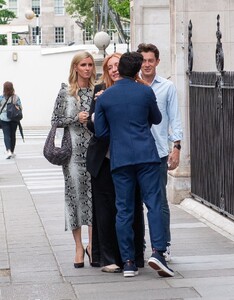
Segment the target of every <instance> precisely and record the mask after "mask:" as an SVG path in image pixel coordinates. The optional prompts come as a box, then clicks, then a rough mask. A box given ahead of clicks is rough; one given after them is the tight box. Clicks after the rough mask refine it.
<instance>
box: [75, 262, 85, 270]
mask: <svg viewBox="0 0 234 300" xmlns="http://www.w3.org/2000/svg"><path fill="white" fill-rule="evenodd" d="M74 268H76V269H78V268H84V262H81V263H74Z"/></svg>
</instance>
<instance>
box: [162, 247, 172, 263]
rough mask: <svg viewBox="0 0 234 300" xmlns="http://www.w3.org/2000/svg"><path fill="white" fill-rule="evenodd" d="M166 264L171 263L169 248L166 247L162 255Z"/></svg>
mask: <svg viewBox="0 0 234 300" xmlns="http://www.w3.org/2000/svg"><path fill="white" fill-rule="evenodd" d="M163 256H164V258H165V261H166V262H169V261H171V247H170V246H167V249H166V251H165V252H164V253H163Z"/></svg>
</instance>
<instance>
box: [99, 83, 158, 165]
mask: <svg viewBox="0 0 234 300" xmlns="http://www.w3.org/2000/svg"><path fill="white" fill-rule="evenodd" d="M96 102H97V103H96V107H95V121H94V126H95V135H96V136H97V137H98V138H103V137H106V136H108V135H109V136H110V159H111V169H112V170H114V169H116V168H119V167H122V166H128V165H135V164H140V163H151V162H160V158H159V156H158V151H157V148H156V145H155V141H154V138H153V136H152V133H151V131H150V127H151V125H152V124H159V123H160V122H161V119H162V116H161V113H160V111H159V109H158V106H157V102H156V97H155V94H154V92H153V90H152V89H151V87H149V86H146V85H143V84H140V83H137V82H135V81H134V80H131V79H127V78H124V79H120V80H118V81H117V82H116V83H115V84H114V85H113V86H112V87H110V88H108V89H107V90H105V92H104V93H103V94H102V95H101V96H100V97H98V99H97V100H96Z"/></svg>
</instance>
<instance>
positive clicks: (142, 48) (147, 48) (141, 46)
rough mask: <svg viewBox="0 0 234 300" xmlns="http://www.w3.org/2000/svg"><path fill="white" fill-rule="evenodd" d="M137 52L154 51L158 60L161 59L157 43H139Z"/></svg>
mask: <svg viewBox="0 0 234 300" xmlns="http://www.w3.org/2000/svg"><path fill="white" fill-rule="evenodd" d="M137 52H138V53H142V52H153V53H154V56H155V58H156V59H157V60H158V59H159V50H158V48H157V47H156V46H155V45H153V44H145V43H142V44H139V45H138V49H137Z"/></svg>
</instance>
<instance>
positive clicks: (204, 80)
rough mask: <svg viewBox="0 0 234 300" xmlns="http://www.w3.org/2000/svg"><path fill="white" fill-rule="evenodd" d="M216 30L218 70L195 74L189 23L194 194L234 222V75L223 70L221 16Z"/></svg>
mask: <svg viewBox="0 0 234 300" xmlns="http://www.w3.org/2000/svg"><path fill="white" fill-rule="evenodd" d="M217 27H218V28H217V32H216V36H217V39H218V40H217V46H216V66H217V69H218V71H217V72H193V71H192V67H193V47H192V41H191V37H192V23H191V21H190V24H189V51H188V52H189V58H188V62H189V70H188V75H189V99H190V106H189V107H190V154H191V193H192V196H193V197H194V198H195V199H196V200H199V201H201V202H202V203H204V204H206V205H208V206H209V207H212V208H214V209H215V210H217V211H219V212H220V213H222V214H225V215H227V216H228V217H229V218H231V219H234V72H225V71H223V66H224V56H223V50H222V43H221V32H220V30H219V16H218V17H217Z"/></svg>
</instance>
